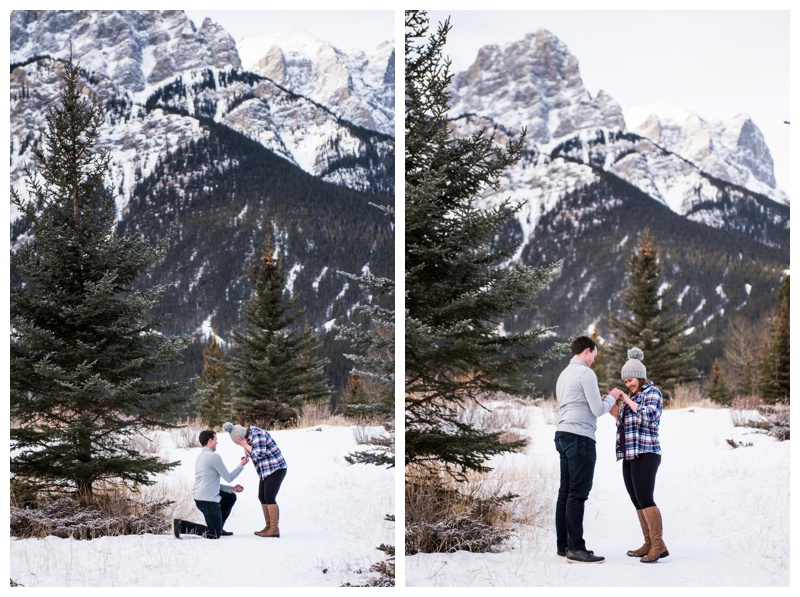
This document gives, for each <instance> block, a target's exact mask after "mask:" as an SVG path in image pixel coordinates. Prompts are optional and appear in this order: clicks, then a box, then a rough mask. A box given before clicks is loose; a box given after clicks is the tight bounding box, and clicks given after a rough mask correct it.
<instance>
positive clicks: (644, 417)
mask: <svg viewBox="0 0 800 597" xmlns="http://www.w3.org/2000/svg"><path fill="white" fill-rule="evenodd" d="M643 358H644V353H643V352H642V351H641V350H640V349H638V348H631V349H630V350H629V351H628V362H627V363H625V365H624V366H623V367H622V380H623V381H624V382H625V385H626V386H627V388H628V390H630V393H631V395H630V396H628V395H627V394H625V393H624V392H622V393H621V394H620V398H621V399H622V401H623V404H622V406H621V407H620V408H616V407H615V408H612V410H611V414H613V415H614V418H615V419H617V460H622V479H623V480H624V481H625V489H627V490H628V495H629V496H630V498H631V501H632V502H633V505H634V507H635V508H636V514H637V516H638V517H639V524H640V525H641V527H642V533H643V534H644V545H642V546H641V547H640V548H639V549H632V550H630V551H629V552H628V555H629V556H632V557H641V559H640V560H639V561H640V562H645V563H650V562H656V561H658V560H659V558H666V557H667V556H668V555H669V551H667V546H666V545H664V540H663V537H662V528H661V526H662V525H661V511H660V510H659V509H658V506H656V503H655V501H654V500H653V493H654V491H655V485H656V473H657V472H658V466H659V465H660V464H661V445H660V444H659V442H658V425H659V422H660V420H661V411H662V409H663V398H662V396H661V390H659V389H658V388H657V387H656V386H654V385H653V383H652V382H650V381H647V370H646V369H645V367H644V365H643V364H642V359H643Z"/></svg>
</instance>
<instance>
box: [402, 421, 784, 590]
mask: <svg viewBox="0 0 800 597" xmlns="http://www.w3.org/2000/svg"><path fill="white" fill-rule="evenodd" d="M525 409H526V411H527V412H528V414H529V419H528V421H529V423H528V426H527V429H526V430H524V431H523V433H525V434H526V435H528V436H529V437H530V440H531V444H530V445H529V446H528V448H527V450H526V452H525V453H523V454H510V455H505V456H503V457H502V458H497V459H496V460H494V461H493V463H492V464H493V466H494V469H495V470H494V473H495V474H497V475H505V476H506V477H507V478H509V479H512V480H513V479H515V478H518V477H519V476H520V473H519V471H521V470H522V471H525V470H527V471H528V475H529V476H530V475H534V476H535V475H540V476H543V478H544V479H545V481H544V482H543V483H542V484H541V486H542V487H543V489H542V493H543V495H542V498H543V499H545V500H549V504H551V505H550V507H549V508H548V510H547V511H546V512H545V513H544V514H543V515H542V516H540V517H539V519H540V520H539V522H537V524H535V525H526V526H519V527H518V528H517V533H516V535H515V537H514V538H513V539H512V540H510V541H509V542H508V544H507V545H506V546H504V547H503V548H501V549H498V550H497V551H496V553H486V554H480V553H468V552H464V551H461V552H457V553H454V554H416V555H413V556H407V557H406V559H405V578H406V585H408V586H411V587H422V586H427V587H587V586H588V587H592V586H593V587H610V586H616V587H647V586H682V587H756V586H777V587H789V582H790V579H789V569H790V565H789V556H790V551H789V536H790V532H789V529H790V526H789V451H790V450H789V448H790V442H789V441H784V442H778V441H776V440H775V439H773V438H771V437H769V436H767V435H765V434H763V433H757V432H755V431H754V430H753V429H748V428H744V427H734V426H733V424H732V419H731V411H730V410H727V409H714V408H684V409H679V410H666V411H664V414H663V416H662V420H661V444H662V451H663V455H662V461H661V467H660V469H659V472H658V477H657V481H656V494H655V498H656V503H657V504H658V506H659V508H660V509H661V512H662V515H663V520H664V541H665V543H666V545H667V547H668V549H669V552H670V555H669V557H667V558H665V559H663V560H660V561H658V562H656V563H654V564H642V563H640V562H639V560H638V558H631V557H628V556H627V555H626V554H625V552H626V551H627V550H628V549H634V548H638V547H639V546H640V545H641V543H642V535H641V531H640V529H639V524H638V521H637V518H636V514H635V511H634V508H633V506H632V505H631V503H630V500H629V498H628V496H627V493H626V492H625V487H624V485H623V482H622V473H621V465H620V463H618V462H616V459H615V456H614V420H613V419H612V418H611V416H610V415H606V416H604V417H603V418H601V419H600V420H599V421H598V433H597V448H598V450H597V452H598V460H597V467H596V469H595V476H594V486H593V488H592V491H591V494H590V496H589V500H588V501H587V503H586V515H585V520H584V537H585V538H586V541H587V546H588V548H589V549H592V550H594V551H595V553H596V554H598V555H602V556H605V558H606V559H605V562H603V563H601V564H591V565H590V564H570V563H568V562H567V561H566V560H565V559H564V558H562V557H559V556H557V555H556V542H555V528H554V523H553V520H552V511H553V508H554V505H555V499H556V491H557V487H558V454H557V452H556V450H555V447H554V445H553V435H554V433H555V426H554V424H552V417H548V416H547V413H546V411H545V410H543V409H540V408H538V407H525ZM728 439H731V440H734V442H742V443H743V444H747V443H751V442H752V446H741V447H738V448H736V449H734V448H732V447H731V446H730V445H729V444H728V442H727V441H726V440H728ZM508 471H516V472H515V473H513V474H511V473H509V472H508ZM511 489H513V485H512V486H511ZM526 497H527V496H526Z"/></svg>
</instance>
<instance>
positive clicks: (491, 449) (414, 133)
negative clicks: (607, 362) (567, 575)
mask: <svg viewBox="0 0 800 597" xmlns="http://www.w3.org/2000/svg"><path fill="white" fill-rule="evenodd" d="M449 30H450V24H449V21H448V22H445V23H444V24H442V25H440V26H439V28H438V31H437V32H436V33H433V34H431V35H430V36H429V35H428V18H427V15H426V14H425V12H424V11H407V12H406V36H405V43H406V46H405V97H406V103H405V142H406V144H405V189H406V196H405V230H406V237H405V289H406V294H405V307H406V316H405V322H406V329H405V375H406V380H405V382H406V383H405V387H406V401H405V405H406V433H405V441H406V444H405V445H406V463H407V464H413V465H417V466H421V467H425V468H433V469H436V468H439V467H443V468H444V469H445V470H446V471H447V472H449V473H450V474H452V475H453V476H455V477H456V478H463V477H464V474H465V472H466V471H468V470H477V471H485V470H488V467H486V464H485V462H486V460H487V459H488V458H490V457H491V456H493V455H495V454H500V453H504V452H508V451H512V450H515V449H518V448H519V447H520V446H521V445H522V442H510V443H505V444H504V443H502V442H501V441H500V435H499V433H489V432H486V431H484V430H480V429H477V428H476V427H474V426H472V425H470V424H466V423H464V422H463V421H461V420H460V419H459V411H460V410H461V409H462V408H463V407H464V405H465V404H466V403H468V402H472V401H475V402H477V401H479V400H480V399H481V398H482V397H483V396H486V395H488V394H491V393H493V392H506V393H509V394H513V395H530V394H531V393H532V391H533V385H532V383H531V377H532V376H531V369H532V368H533V367H535V366H537V365H539V364H541V363H542V362H544V361H545V360H546V359H547V358H549V357H551V356H554V355H555V354H557V353H558V351H560V350H561V349H562V347H561V346H558V347H557V348H556V349H554V350H551V351H538V352H537V351H536V350H535V348H534V347H535V346H536V345H537V344H539V343H540V342H542V341H543V339H544V336H545V334H546V331H545V330H541V329H540V330H534V331H531V332H528V333H520V334H516V333H502V332H501V331H500V327H501V325H502V323H503V322H504V321H505V320H507V319H509V318H510V317H511V316H512V315H513V314H514V313H515V312H516V311H517V310H518V309H526V308H532V307H533V306H532V305H531V303H530V301H531V300H532V298H533V297H534V296H535V295H536V293H537V292H538V291H539V290H540V289H541V288H542V287H543V286H544V285H545V284H546V283H547V282H548V281H549V279H550V276H551V269H540V270H532V269H531V268H527V267H517V266H515V267H508V265H507V264H508V261H509V260H510V259H511V258H512V256H513V254H514V251H515V249H516V247H514V246H498V245H497V243H496V238H497V237H498V235H499V233H500V231H501V230H502V227H503V226H504V225H506V224H507V222H508V221H509V220H510V219H511V218H512V217H513V216H514V214H515V213H516V212H517V211H518V209H519V206H513V205H511V204H510V203H509V202H508V201H506V202H503V203H501V204H500V205H499V206H497V207H495V208H493V209H486V210H482V209H479V208H478V207H477V206H476V200H477V199H478V196H479V194H480V193H481V192H482V191H483V190H484V189H485V188H487V187H491V186H495V185H496V184H497V181H498V180H499V177H500V175H501V174H502V173H503V171H504V170H505V169H506V168H507V167H508V166H509V165H511V164H512V163H514V162H515V161H516V160H517V159H519V156H520V154H521V151H522V147H523V139H522V138H519V139H512V140H511V141H509V143H508V144H507V145H506V147H505V149H503V148H499V147H498V146H497V145H496V144H495V143H494V140H493V138H492V137H490V136H488V135H486V134H485V133H484V132H483V131H481V132H480V133H478V134H475V135H473V136H470V137H468V138H461V139H458V138H456V137H455V136H454V135H453V132H452V128H451V123H450V122H449V121H448V119H447V110H448V102H449V95H448V93H447V91H446V89H447V87H448V86H449V84H450V81H451V78H452V75H451V74H450V72H449V62H447V61H445V60H444V59H443V58H442V52H443V49H444V44H445V41H446V38H447V34H448V32H449Z"/></svg>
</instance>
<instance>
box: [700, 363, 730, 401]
mask: <svg viewBox="0 0 800 597" xmlns="http://www.w3.org/2000/svg"><path fill="white" fill-rule="evenodd" d="M706 394H707V395H708V398H709V399H710V400H711V401H712V402H716V403H717V404H721V405H723V406H730V405H731V402H732V399H733V396H732V395H731V392H730V390H729V389H728V385H727V384H726V383H725V379H724V378H723V376H722V369H721V368H720V366H719V363H718V362H717V361H714V366H713V367H712V368H711V375H709V378H708V390H707V392H706Z"/></svg>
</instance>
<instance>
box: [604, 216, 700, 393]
mask: <svg viewBox="0 0 800 597" xmlns="http://www.w3.org/2000/svg"><path fill="white" fill-rule="evenodd" d="M628 268H629V276H628V286H627V288H626V290H625V291H624V292H623V294H622V307H623V308H622V312H621V313H620V314H619V315H614V314H612V315H611V316H610V327H611V330H612V338H613V339H612V340H611V342H609V348H608V354H609V359H610V360H611V361H614V362H617V363H619V366H620V367H621V366H622V364H623V363H625V361H626V360H627V353H628V349H629V348H631V347H633V346H636V347H639V348H640V349H641V350H642V351H643V352H644V362H645V366H646V367H647V376H648V377H649V378H650V379H651V380H652V381H653V382H654V383H655V384H656V385H657V386H659V388H660V389H661V390H662V392H664V395H665V398H668V397H669V395H670V391H671V390H673V389H674V388H675V386H676V385H677V384H679V383H687V382H691V381H696V380H697V379H699V374H698V372H697V370H696V369H695V368H694V366H693V364H692V363H693V358H694V354H695V353H696V352H697V347H696V346H695V345H693V344H691V343H690V340H689V339H688V338H687V335H686V332H687V330H688V329H689V326H688V324H687V322H686V318H685V317H684V316H683V315H681V314H680V313H678V312H677V311H673V307H675V305H676V303H677V300H676V299H669V298H668V297H669V293H670V291H671V288H670V287H669V286H663V285H662V284H663V282H662V274H663V268H662V265H661V263H660V261H659V255H658V249H657V248H656V246H655V244H654V242H653V238H652V237H651V236H650V231H649V230H648V229H645V231H644V234H643V235H642V238H641V241H640V244H639V248H638V250H637V251H636V253H635V254H634V255H633V256H632V257H631V259H630V261H629V262H628ZM671 313H672V314H671Z"/></svg>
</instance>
